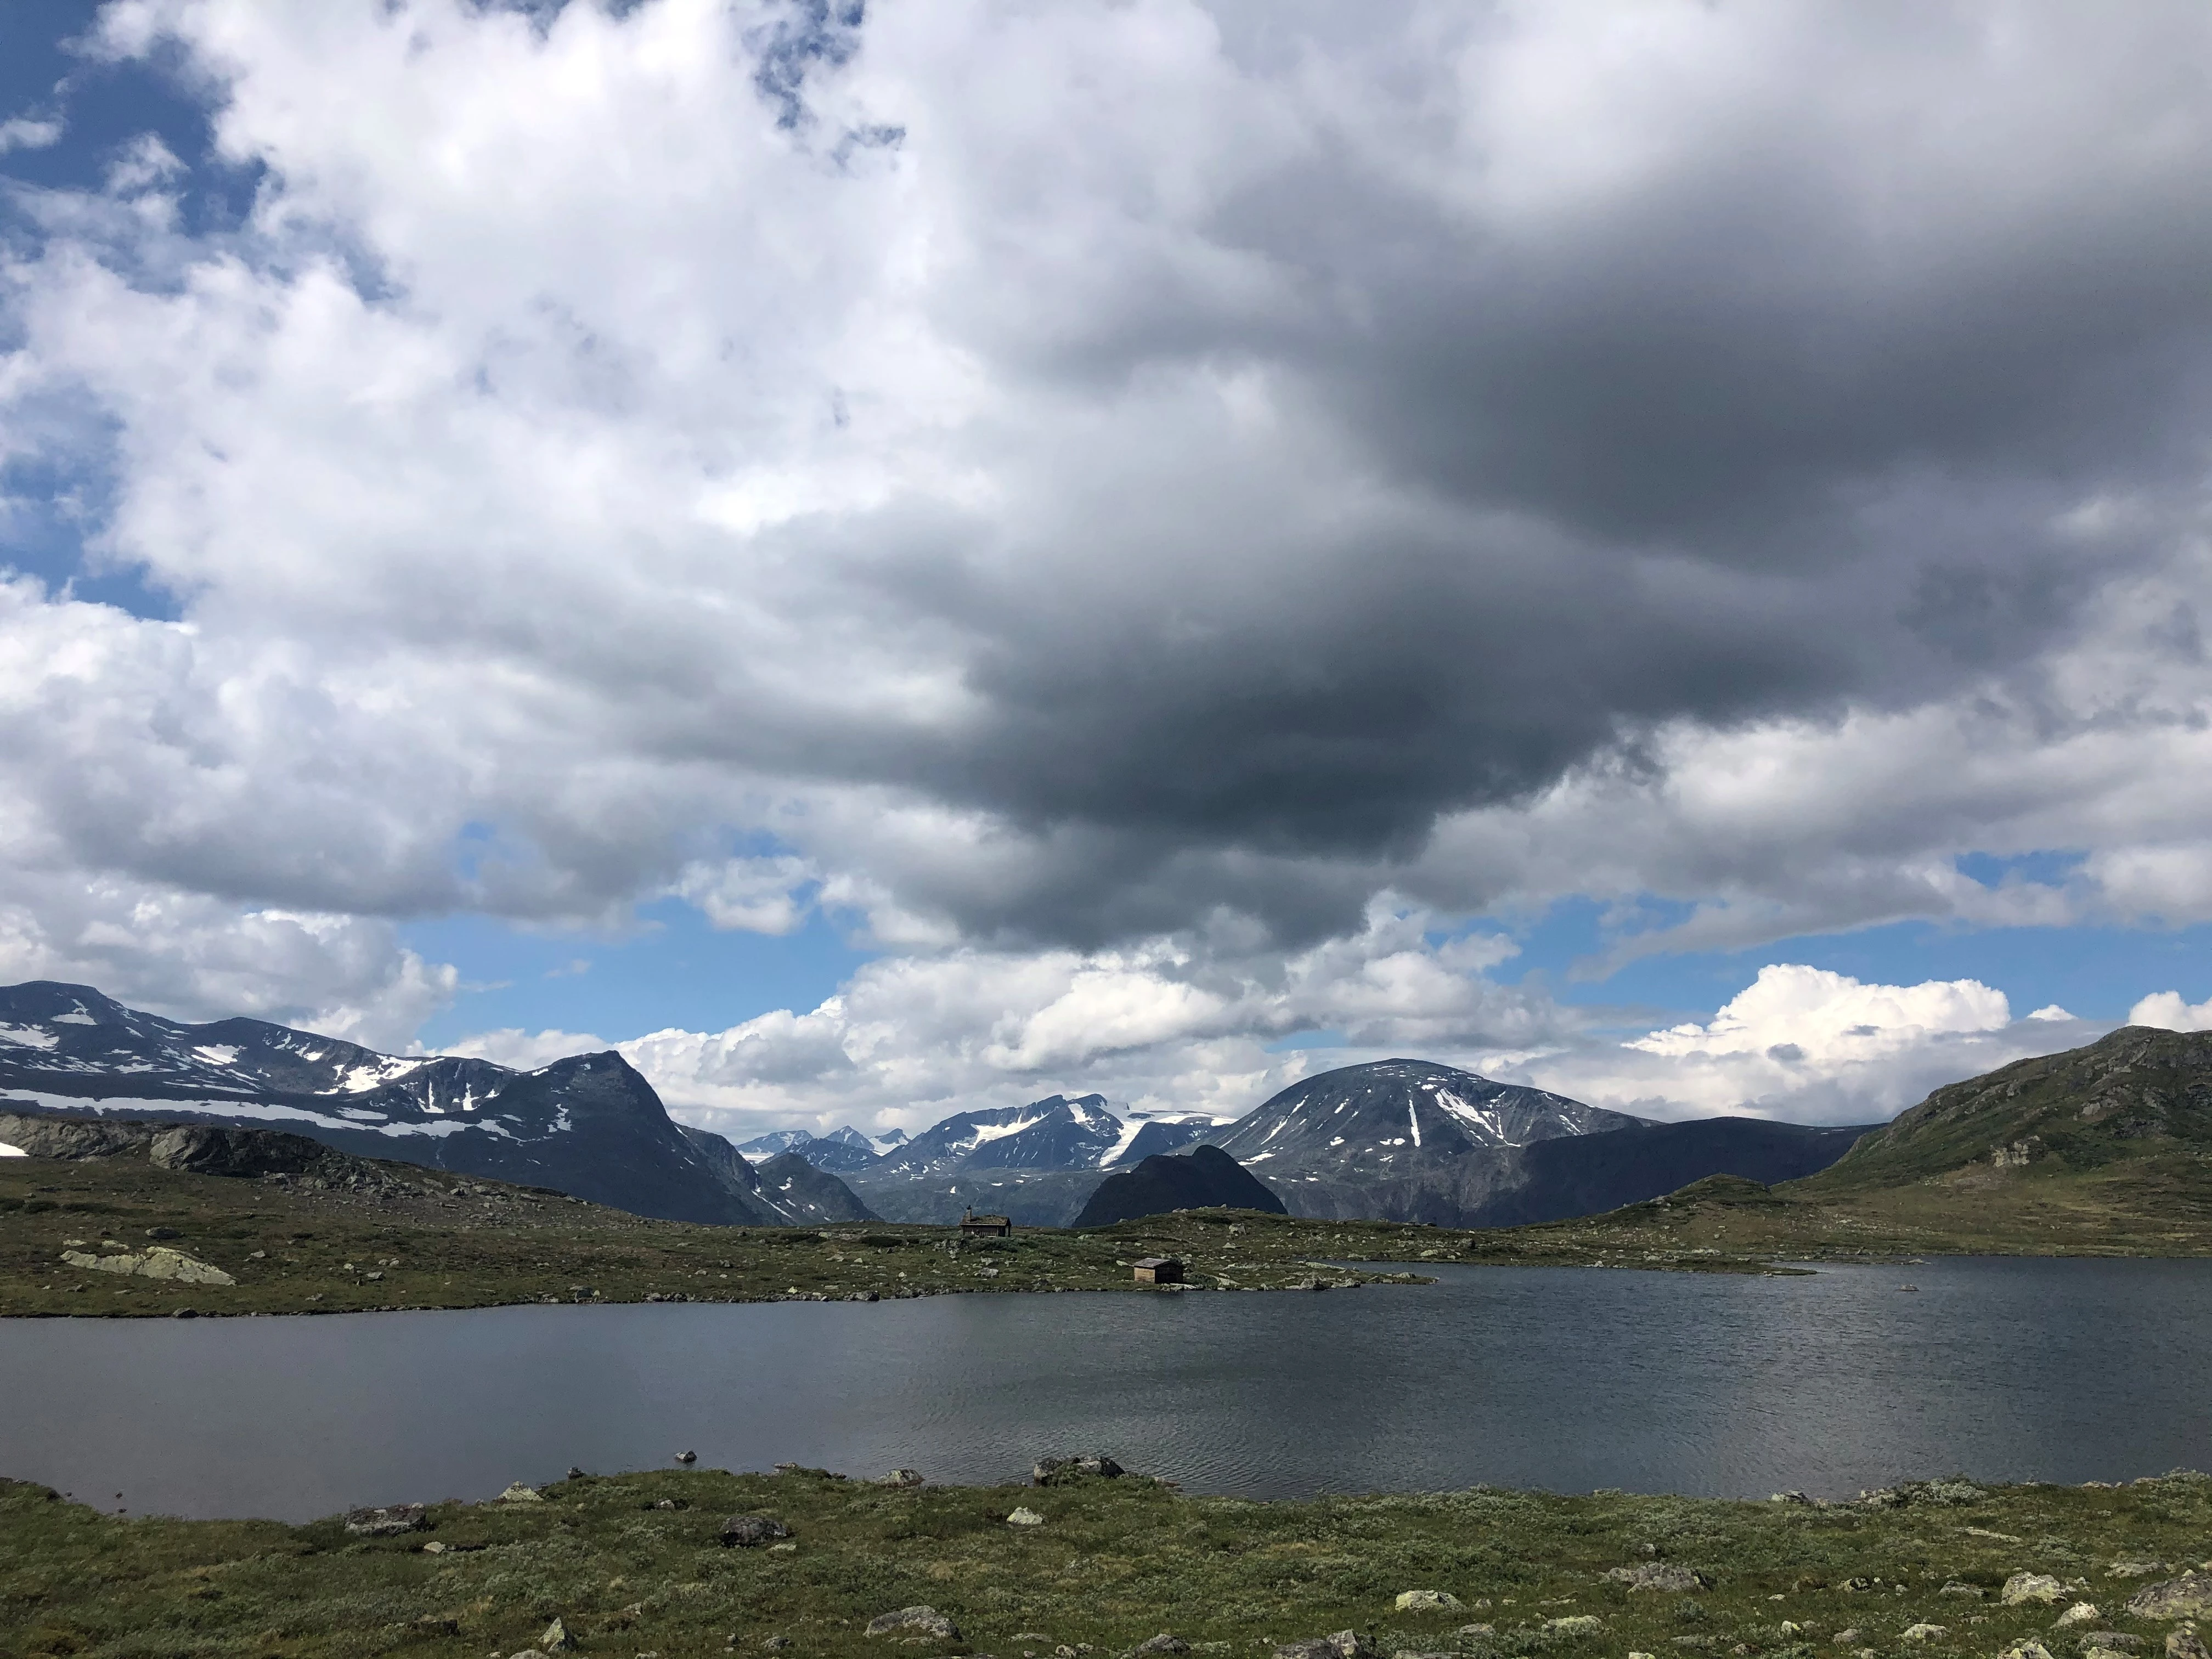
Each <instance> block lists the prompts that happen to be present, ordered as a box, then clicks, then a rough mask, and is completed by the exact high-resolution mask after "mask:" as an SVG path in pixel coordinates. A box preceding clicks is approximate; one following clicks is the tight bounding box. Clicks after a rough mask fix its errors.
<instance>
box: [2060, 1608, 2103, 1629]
mask: <svg viewBox="0 0 2212 1659" xmlns="http://www.w3.org/2000/svg"><path fill="white" fill-rule="evenodd" d="M2104 1616H2105V1615H2104V1614H2102V1613H2099V1612H2098V1611H2097V1604H2096V1603H2095V1602H2093V1601H2076V1602H2075V1604H2074V1605H2073V1606H2072V1607H2069V1608H2067V1609H2066V1611H2065V1612H2063V1613H2060V1614H2059V1615H2058V1622H2057V1624H2055V1625H2053V1626H2051V1628H2052V1629H2053V1630H2072V1629H2073V1628H2074V1627H2075V1626H2076V1625H2093V1624H2095V1623H2096V1622H2097V1620H2100V1619H2101V1618H2103V1617H2104Z"/></svg>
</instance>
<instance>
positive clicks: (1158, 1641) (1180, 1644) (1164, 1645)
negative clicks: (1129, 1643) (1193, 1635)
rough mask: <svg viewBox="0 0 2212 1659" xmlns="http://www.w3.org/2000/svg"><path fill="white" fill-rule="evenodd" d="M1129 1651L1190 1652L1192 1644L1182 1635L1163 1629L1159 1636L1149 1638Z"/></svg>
mask: <svg viewBox="0 0 2212 1659" xmlns="http://www.w3.org/2000/svg"><path fill="white" fill-rule="evenodd" d="M1129 1651H1130V1652H1131V1653H1188V1652H1189V1651H1190V1644H1189V1643H1188V1642H1186V1641H1184V1640H1183V1639H1182V1637H1180V1636H1171V1635H1170V1634H1169V1633H1168V1632H1166V1631H1162V1632H1160V1633H1159V1634H1158V1636H1155V1637H1152V1638H1150V1639H1149V1640H1146V1641H1143V1642H1139V1643H1138V1644H1137V1645H1136V1646H1135V1647H1133V1648H1131V1649H1130V1650H1129Z"/></svg>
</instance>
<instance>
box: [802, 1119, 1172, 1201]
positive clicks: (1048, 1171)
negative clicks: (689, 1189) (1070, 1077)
mask: <svg viewBox="0 0 2212 1659" xmlns="http://www.w3.org/2000/svg"><path fill="white" fill-rule="evenodd" d="M1210 1127H1212V1126H1211V1120H1209V1119H1206V1118H1204V1117H1199V1118H1194V1119H1191V1120H1189V1121H1180V1122H1169V1121H1164V1120H1158V1119H1154V1120H1149V1121H1148V1120H1142V1119H1130V1120H1127V1121H1125V1120H1124V1119H1122V1118H1121V1117H1120V1116H1119V1115H1116V1114H1115V1113H1114V1112H1113V1111H1112V1110H1110V1109H1109V1108H1108V1106H1107V1104H1106V1097H1104V1096H1103V1095H1095V1094H1092V1095H1074V1096H1068V1095H1048V1096H1046V1097H1044V1098H1043V1099H1042V1100H1033V1101H1031V1102H1030V1103H1029V1104H1028V1105H1026V1106H1001V1107H994V1108H989V1109H982V1110H978V1111H973V1112H959V1113H956V1114H955V1115H952V1116H951V1117H948V1118H945V1119H943V1120H941V1121H939V1122H937V1123H935V1124H933V1125H932V1126H931V1127H929V1128H927V1129H925V1130H923V1131H922V1132H921V1133H920V1134H918V1135H915V1137H914V1138H913V1139H910V1140H908V1142H907V1143H906V1144H905V1145H904V1146H896V1147H893V1148H892V1149H890V1151H888V1152H884V1154H883V1155H882V1156H881V1157H880V1158H875V1159H873V1160H872V1161H871V1162H870V1163H868V1164H866V1165H863V1166H857V1167H851V1168H847V1169H846V1170H844V1174H845V1176H846V1179H847V1181H848V1183H849V1184H850V1185H851V1187H852V1188H853V1189H854V1191H855V1192H857V1193H858V1194H860V1196H861V1197H862V1198H863V1199H864V1200H866V1202H867V1204H868V1205H869V1206H870V1207H871V1208H872V1209H873V1210H875V1211H876V1212H878V1214H880V1215H882V1216H884V1217H885V1218H888V1219H890V1220H894V1221H955V1220H957V1219H958V1218H959V1217H960V1214H961V1212H962V1211H963V1210H964V1209H967V1208H969V1207H970V1206H972V1207H974V1208H975V1209H978V1210H984V1211H990V1212H1001V1213H1004V1214H1006V1215H1010V1216H1012V1218H1014V1219H1015V1220H1016V1221H1018V1222H1020V1223H1023V1224H1024V1225H1030V1226H1062V1225H1066V1223H1067V1222H1068V1221H1069V1220H1070V1219H1071V1218H1073V1216H1074V1215H1075V1213H1076V1212H1078V1211H1079V1210H1080V1209H1081V1208H1082V1207H1083V1206H1084V1203H1085V1200H1088V1199H1089V1198H1090V1196H1091V1192H1092V1190H1093V1189H1094V1188H1097V1185H1098V1183H1099V1182H1100V1181H1101V1180H1103V1178H1104V1174H1105V1171H1106V1170H1109V1169H1115V1168H1120V1167H1122V1166H1124V1165H1127V1164H1134V1163H1137V1162H1139V1161H1141V1160H1142V1159H1143V1158H1146V1157H1147V1156H1148V1155H1150V1154H1152V1153H1154V1152H1172V1151H1174V1150H1176V1148H1177V1147H1181V1146H1189V1145H1190V1144H1192V1143H1193V1142H1194V1141H1195V1140H1197V1139H1200V1137H1201V1136H1203V1135H1205V1134H1206V1133H1207V1132H1208V1130H1209V1129H1210ZM819 1148H820V1143H819V1142H816V1143H813V1144H811V1145H808V1146H798V1147H795V1148H793V1151H795V1152H797V1153H798V1154H799V1157H801V1158H805V1159H807V1160H808V1161H809V1162H810V1163H813V1162H816V1161H817V1153H818V1151H819Z"/></svg>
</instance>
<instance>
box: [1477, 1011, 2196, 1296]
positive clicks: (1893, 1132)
mask: <svg viewBox="0 0 2212 1659" xmlns="http://www.w3.org/2000/svg"><path fill="white" fill-rule="evenodd" d="M1483 1248H1484V1250H1485V1253H1486V1254H1488V1255H1492V1256H1494V1257H1496V1258H1497V1259H1500V1260H1507V1259H1513V1260H1532V1261H1550V1260H1561V1259H1573V1258H1575V1257H1577V1256H1578V1255H1581V1256H1587V1255H1603V1256H1605V1257H1607V1259H1621V1258H1626V1259H1631V1260H1633V1259H1635V1258H1636V1257H1637V1256H1638V1255H1639V1254H1640V1253H1643V1252H1647V1251H1655V1252H1661V1253H1664V1252H1669V1251H1674V1252H1680V1251H1682V1250H1693V1251H1705V1252H1709V1253H1715V1254H1720V1255H1738V1256H1742V1255H1759V1254H1766V1255H1784V1256H1790V1257H1799V1256H1806V1257H1821V1256H1853V1255H1867V1254H1873V1255H1911V1254H1916V1253H1929V1252H1935V1251H1951V1252H1964V1253H1971V1254H1978V1255H2212V1033H2203V1032H2175V1031H2160V1030H2148V1029H2145V1028H2143V1027H2141V1026H2127V1027H2123V1028H2122V1029H2120V1030H2117V1031H2114V1032H2112V1033H2111V1034H2110V1035H2109V1036H2105V1037H2103V1038H2100V1040H2099V1041H2097V1042H2093V1043H2090V1044H2088V1045H2087V1047H2085V1048H2075V1049H2069V1050H2068V1051H2067V1052H2065V1053H2063V1054H2047V1055H2043V1056H2040V1057H2039V1058H2036V1059H2033V1060H2019V1061H2016V1062H2015V1063H2014V1064H2012V1065H2009V1066H2002V1067H2000V1068H1998V1069H1997V1070H1996V1071H1994V1072H1990V1073H1985V1074H1984V1075H1983V1076H1980V1077H1976V1078H1970V1079H1966V1080H1965V1081H1964V1082H1960V1083H1954V1084H1950V1085H1946V1086H1944V1087H1943V1088H1941V1089H1938V1090H1936V1091H1935V1092H1934V1093H1933V1094H1931V1095H1929V1097H1928V1098H1927V1099H1926V1100H1924V1101H1923V1102H1922V1103H1920V1104H1919V1105H1917V1106H1915V1107H1914V1108H1912V1109H1911V1110H1910V1111H1908V1112H1905V1113H1904V1114H1903V1115H1900V1116H1899V1117H1898V1118H1897V1119H1895V1120H1894V1121H1892V1122H1891V1123H1889V1124H1887V1125H1885V1126H1884V1127H1881V1128H1879V1129H1875V1130H1873V1131H1871V1132H1869V1133H1867V1134H1866V1135H1864V1136H1863V1138H1861V1139H1859V1140H1858V1141H1857V1144H1855V1145H1854V1146H1852V1148H1851V1149H1850V1152H1848V1153H1846V1154H1845V1155H1844V1157H1843V1158H1839V1159H1838V1160H1837V1161H1836V1162H1835V1163H1834V1164H1831V1165H1830V1166H1829V1167H1828V1168H1826V1169H1825V1170H1821V1171H1820V1172H1819V1173H1818V1174H1816V1175H1812V1176H1807V1177H1805V1178H1804V1179H1802V1180H1798V1181H1791V1182H1785V1183H1784V1184H1781V1185H1778V1186H1773V1187H1771V1188H1770V1187H1762V1186H1759V1185H1755V1184H1753V1183H1752V1182H1743V1181H1730V1180H1728V1179H1726V1178H1725V1177H1723V1178H1720V1179H1716V1180H1713V1181H1710V1182H1699V1183H1698V1184H1696V1185H1694V1186H1692V1187H1690V1188H1686V1190H1683V1191H1680V1192H1677V1193H1673V1194H1668V1195H1667V1196H1665V1197H1663V1198H1658V1199H1655V1200H1650V1202H1647V1203H1643V1204H1637V1205H1632V1206H1628V1207H1626V1208H1624V1209H1620V1210H1616V1211H1613V1212H1610V1213H1608V1214H1605V1215H1600V1216H1591V1217H1588V1218H1583V1219H1580V1220H1575V1221H1564V1222H1559V1223H1555V1224H1553V1225H1547V1226H1542V1227H1534V1228H1530V1229H1527V1230H1525V1231H1522V1232H1519V1233H1512V1234H1502V1235H1498V1236H1496V1237H1494V1238H1493V1239H1492V1241H1491V1242H1490V1243H1486V1245H1485V1246H1484V1247H1483Z"/></svg>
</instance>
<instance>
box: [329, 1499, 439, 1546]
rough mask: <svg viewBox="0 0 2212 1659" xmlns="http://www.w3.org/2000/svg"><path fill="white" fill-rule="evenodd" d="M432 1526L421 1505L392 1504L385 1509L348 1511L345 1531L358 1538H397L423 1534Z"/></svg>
mask: <svg viewBox="0 0 2212 1659" xmlns="http://www.w3.org/2000/svg"><path fill="white" fill-rule="evenodd" d="M429 1524H430V1517H429V1516H427V1515H425V1514H424V1513H423V1512H422V1505H421V1504H390V1505H387V1506H386V1507H385V1508H383V1509H374V1510H347V1511H346V1516H345V1529H346V1530H347V1531H348V1532H349V1533H351V1534H353V1535H354V1536H355V1537H356V1538H397V1537H398V1536H399V1535H400V1534H403V1533H410V1532H421V1531H422V1529H423V1528H425V1527H427V1526H428V1525H429Z"/></svg>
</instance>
